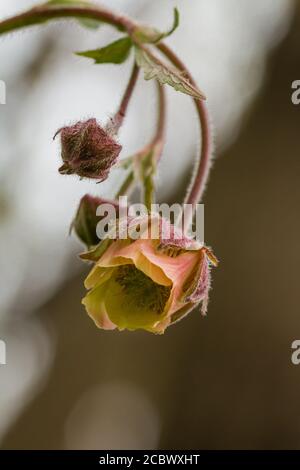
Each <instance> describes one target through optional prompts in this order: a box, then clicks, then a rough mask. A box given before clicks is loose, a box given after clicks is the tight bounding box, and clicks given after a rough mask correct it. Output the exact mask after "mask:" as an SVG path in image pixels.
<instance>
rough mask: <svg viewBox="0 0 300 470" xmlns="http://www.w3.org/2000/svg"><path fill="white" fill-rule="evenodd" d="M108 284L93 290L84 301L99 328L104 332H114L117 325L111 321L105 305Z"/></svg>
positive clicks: (105, 283)
mask: <svg viewBox="0 0 300 470" xmlns="http://www.w3.org/2000/svg"><path fill="white" fill-rule="evenodd" d="M108 283H109V281H107V282H104V283H103V284H101V285H100V286H98V287H96V288H95V289H93V290H91V291H90V292H89V293H88V294H87V295H86V296H85V297H84V299H83V300H82V303H83V305H84V306H85V308H86V310H87V313H88V314H89V316H90V317H91V318H92V319H93V320H94V322H95V323H96V325H97V326H98V328H102V329H104V330H114V329H115V328H116V325H115V324H114V323H113V322H112V321H111V320H110V318H109V316H108V315H107V311H106V308H105V304H104V297H105V293H106V290H107V288H108Z"/></svg>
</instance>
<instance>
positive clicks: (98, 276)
mask: <svg viewBox="0 0 300 470" xmlns="http://www.w3.org/2000/svg"><path fill="white" fill-rule="evenodd" d="M113 270H114V269H113V268H101V267H100V266H97V265H95V266H94V267H93V269H92V270H91V272H90V273H89V275H88V276H87V278H86V280H85V281H84V286H85V288H86V289H92V288H93V287H95V286H96V285H97V286H99V285H100V284H102V283H103V282H105V281H107V280H108V279H109V278H110V276H111V275H112V272H113Z"/></svg>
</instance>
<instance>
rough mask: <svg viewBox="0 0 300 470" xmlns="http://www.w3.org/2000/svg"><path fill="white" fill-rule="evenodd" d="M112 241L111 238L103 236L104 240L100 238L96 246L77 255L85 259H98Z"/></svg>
mask: <svg viewBox="0 0 300 470" xmlns="http://www.w3.org/2000/svg"><path fill="white" fill-rule="evenodd" d="M112 242H113V240H112V239H110V238H105V239H104V240H101V242H100V243H99V245H98V246H96V248H94V249H92V250H91V251H86V252H85V253H81V254H80V255H79V257H80V258H81V259H83V260H85V261H98V259H99V258H101V256H102V255H103V253H105V251H106V250H107V248H108V247H109V246H110V245H111V243H112Z"/></svg>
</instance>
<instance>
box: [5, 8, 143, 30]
mask: <svg viewBox="0 0 300 470" xmlns="http://www.w3.org/2000/svg"><path fill="white" fill-rule="evenodd" d="M60 18H84V19H91V20H99V22H105V23H108V24H111V25H113V26H116V27H117V28H118V29H119V30H121V31H128V33H130V32H131V31H132V30H133V28H134V26H135V23H134V22H133V21H131V20H130V19H129V18H127V17H125V16H121V15H117V14H115V13H113V12H111V11H108V10H105V9H103V8H100V7H88V6H87V7H80V6H78V7H64V6H54V5H52V6H50V5H44V6H39V7H35V8H32V9H31V10H29V11H27V12H25V13H21V14H20V15H17V16H14V17H12V18H8V19H7V20H4V21H1V22H0V35H1V34H6V33H8V32H10V31H14V30H16V29H20V28H25V27H28V26H33V25H35V24H39V23H43V22H45V21H48V20H52V19H54V20H55V19H60Z"/></svg>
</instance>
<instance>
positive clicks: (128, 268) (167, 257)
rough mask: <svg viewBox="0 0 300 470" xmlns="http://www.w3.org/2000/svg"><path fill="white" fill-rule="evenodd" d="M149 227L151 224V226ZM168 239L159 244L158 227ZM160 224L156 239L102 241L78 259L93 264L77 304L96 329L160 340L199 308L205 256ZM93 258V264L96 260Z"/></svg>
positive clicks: (208, 258) (205, 287) (205, 282)
mask: <svg viewBox="0 0 300 470" xmlns="http://www.w3.org/2000/svg"><path fill="white" fill-rule="evenodd" d="M152 222H153V221H152ZM166 226H169V228H170V229H171V237H170V238H169V239H168V240H162V238H161V237H162V232H163V231H162V227H164V228H165V227H166ZM175 234H177V235H178V231H176V230H174V227H173V226H171V225H170V224H168V223H167V222H166V221H162V220H161V219H160V238H159V239H153V238H152V239H151V238H144V237H143V236H140V238H138V239H136V240H133V239H131V238H127V239H118V240H104V242H102V243H105V244H104V245H102V248H101V244H100V245H99V247H98V248H96V249H95V250H94V251H93V252H90V253H88V254H84V255H83V256H82V257H83V258H84V259H90V260H92V259H93V260H95V261H96V262H95V265H94V267H93V269H92V271H91V272H90V274H89V275H88V277H87V278H86V280H85V287H86V288H87V289H90V291H89V292H88V294H87V295H86V296H85V298H84V299H83V301H82V302H83V304H84V305H85V308H86V310H87V312H88V314H89V315H90V317H91V318H92V319H93V320H94V322H95V323H96V325H97V326H98V327H99V328H102V329H105V330H114V329H116V328H118V329H119V330H124V329H128V330H131V331H133V330H137V329H143V330H146V331H149V332H153V333H158V334H162V333H164V331H165V329H166V328H167V327H168V326H169V325H171V324H173V323H175V322H176V321H178V320H180V319H182V318H183V317H184V316H185V315H187V313H189V312H190V311H191V310H193V309H194V307H195V306H197V305H199V304H200V303H201V302H202V312H203V314H205V312H206V307H207V302H208V293H209V289H210V270H209V265H210V263H212V264H216V259H215V258H214V256H213V254H212V253H211V251H210V250H209V249H208V248H206V247H204V246H203V245H202V246H201V245H200V244H199V243H197V242H195V240H192V239H190V238H188V237H185V236H184V235H183V234H181V238H176V239H175V237H174V235H175ZM96 258H98V259H96Z"/></svg>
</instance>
